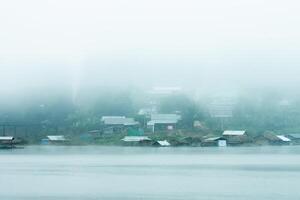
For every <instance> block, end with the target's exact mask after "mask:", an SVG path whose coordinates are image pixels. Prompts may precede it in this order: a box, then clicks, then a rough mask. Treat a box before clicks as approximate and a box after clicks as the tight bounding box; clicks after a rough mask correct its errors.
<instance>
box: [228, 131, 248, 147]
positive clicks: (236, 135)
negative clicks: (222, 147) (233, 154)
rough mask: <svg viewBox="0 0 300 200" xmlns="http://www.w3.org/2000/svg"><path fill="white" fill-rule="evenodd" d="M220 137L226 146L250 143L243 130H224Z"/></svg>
mask: <svg viewBox="0 0 300 200" xmlns="http://www.w3.org/2000/svg"><path fill="white" fill-rule="evenodd" d="M222 137H223V138H224V139H226V141H227V144H228V145H231V146H234V145H241V144H244V143H249V142H251V140H250V138H249V136H248V135H247V132H246V131H245V130H226V131H224V132H223V134H222Z"/></svg>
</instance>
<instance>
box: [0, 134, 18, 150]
mask: <svg viewBox="0 0 300 200" xmlns="http://www.w3.org/2000/svg"><path fill="white" fill-rule="evenodd" d="M14 139H15V138H14V137H13V136H0V148H12V147H13V142H14Z"/></svg>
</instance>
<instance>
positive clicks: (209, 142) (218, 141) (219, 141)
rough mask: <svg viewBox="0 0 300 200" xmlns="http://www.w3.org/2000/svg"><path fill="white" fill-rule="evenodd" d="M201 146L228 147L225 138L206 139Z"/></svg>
mask: <svg viewBox="0 0 300 200" xmlns="http://www.w3.org/2000/svg"><path fill="white" fill-rule="evenodd" d="M201 146H205V147H208V146H218V147H226V146H227V140H226V139H225V138H224V137H209V138H205V139H204V140H203V141H202V144H201Z"/></svg>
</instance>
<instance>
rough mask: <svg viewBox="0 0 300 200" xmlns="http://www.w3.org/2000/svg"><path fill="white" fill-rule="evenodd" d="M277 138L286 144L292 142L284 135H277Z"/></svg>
mask: <svg viewBox="0 0 300 200" xmlns="http://www.w3.org/2000/svg"><path fill="white" fill-rule="evenodd" d="M276 137H277V138H279V139H280V140H282V141H284V142H290V141H291V140H290V139H289V138H287V137H285V136H284V135H276Z"/></svg>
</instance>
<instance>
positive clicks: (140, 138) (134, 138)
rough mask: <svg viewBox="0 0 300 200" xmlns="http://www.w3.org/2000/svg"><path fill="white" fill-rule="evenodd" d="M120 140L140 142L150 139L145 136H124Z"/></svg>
mask: <svg viewBox="0 0 300 200" xmlns="http://www.w3.org/2000/svg"><path fill="white" fill-rule="evenodd" d="M122 140H123V141H124V142H140V141H144V140H148V141H150V140H151V139H150V138H149V137H147V136H125V137H124V138H123V139H122Z"/></svg>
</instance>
